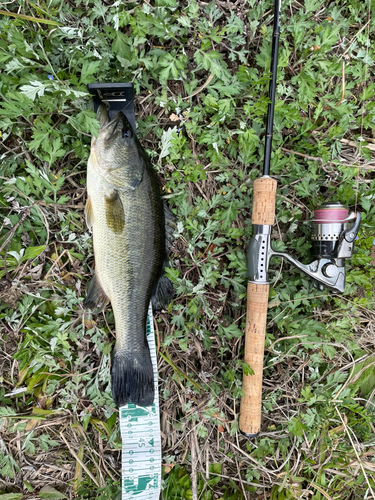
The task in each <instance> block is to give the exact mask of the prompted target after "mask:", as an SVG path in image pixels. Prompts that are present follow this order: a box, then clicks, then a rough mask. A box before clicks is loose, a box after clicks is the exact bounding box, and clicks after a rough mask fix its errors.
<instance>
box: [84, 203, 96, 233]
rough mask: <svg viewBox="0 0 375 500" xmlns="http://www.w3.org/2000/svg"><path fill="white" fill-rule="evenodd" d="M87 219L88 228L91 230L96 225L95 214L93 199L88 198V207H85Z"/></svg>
mask: <svg viewBox="0 0 375 500" xmlns="http://www.w3.org/2000/svg"><path fill="white" fill-rule="evenodd" d="M85 219H86V226H87V227H88V228H89V229H91V228H92V226H93V224H94V213H93V211H92V203H91V198H90V197H88V198H87V201H86V207H85Z"/></svg>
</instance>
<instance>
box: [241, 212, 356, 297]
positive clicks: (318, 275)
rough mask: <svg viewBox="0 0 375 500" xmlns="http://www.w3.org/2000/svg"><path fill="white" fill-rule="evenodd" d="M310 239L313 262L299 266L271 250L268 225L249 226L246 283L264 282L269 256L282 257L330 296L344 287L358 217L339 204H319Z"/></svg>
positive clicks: (286, 255)
mask: <svg viewBox="0 0 375 500" xmlns="http://www.w3.org/2000/svg"><path fill="white" fill-rule="evenodd" d="M311 222H312V223H313V229H312V236H311V239H312V241H313V255H314V260H313V262H311V264H307V265H306V264H302V263H301V262H299V261H298V260H296V259H295V258H293V257H292V256H291V255H288V254H287V253H283V252H276V251H275V250H273V249H272V247H271V240H270V236H271V228H272V226H270V225H261V224H254V225H253V235H252V237H251V239H250V243H249V247H248V251H247V262H248V273H249V282H250V283H259V284H265V283H268V264H269V261H270V259H271V257H284V258H285V259H286V260H287V261H288V262H290V263H291V264H293V265H294V266H296V267H297V268H298V269H299V270H300V271H302V272H303V273H305V274H307V276H310V278H312V279H313V280H314V286H315V287H316V288H318V289H319V290H323V289H324V287H326V288H328V289H329V290H331V291H332V292H333V293H338V292H343V291H344V287H345V259H350V257H351V256H352V253H353V247H354V240H355V239H356V237H357V234H358V230H359V226H360V223H361V214H360V213H357V214H355V213H354V212H352V213H351V214H350V215H349V210H348V209H347V208H346V207H345V206H344V205H342V204H341V203H339V202H333V203H323V204H322V205H321V206H320V207H319V208H317V209H316V210H315V212H314V219H313V220H312V221H311Z"/></svg>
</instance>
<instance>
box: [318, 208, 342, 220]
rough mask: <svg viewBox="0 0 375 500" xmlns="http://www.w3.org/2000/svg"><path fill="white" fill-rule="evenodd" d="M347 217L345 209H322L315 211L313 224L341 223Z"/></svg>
mask: <svg viewBox="0 0 375 500" xmlns="http://www.w3.org/2000/svg"><path fill="white" fill-rule="evenodd" d="M348 215H349V210H348V209H347V208H342V207H338V208H333V207H332V208H323V209H321V210H315V212H314V222H343V221H344V220H345V219H346V218H347V217H348Z"/></svg>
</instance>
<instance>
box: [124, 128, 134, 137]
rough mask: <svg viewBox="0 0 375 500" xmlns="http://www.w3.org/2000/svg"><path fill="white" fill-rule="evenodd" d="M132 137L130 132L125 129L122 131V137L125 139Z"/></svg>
mask: <svg viewBox="0 0 375 500" xmlns="http://www.w3.org/2000/svg"><path fill="white" fill-rule="evenodd" d="M131 136H132V133H131V131H130V130H127V129H123V131H122V137H123V138H124V139H129V138H130V137H131Z"/></svg>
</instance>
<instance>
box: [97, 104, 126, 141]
mask: <svg viewBox="0 0 375 500" xmlns="http://www.w3.org/2000/svg"><path fill="white" fill-rule="evenodd" d="M107 119H108V116H107ZM102 131H105V133H106V137H105V139H104V140H105V142H106V143H108V142H110V141H111V140H113V139H114V138H116V137H117V136H122V138H124V139H126V138H131V137H132V136H133V129H132V127H131V125H130V123H129V121H128V119H127V118H126V116H125V115H124V113H123V112H122V111H120V112H119V113H118V114H117V115H116V117H115V118H114V119H113V120H112V121H109V120H108V122H107V123H105V124H104V126H103V127H102Z"/></svg>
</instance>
